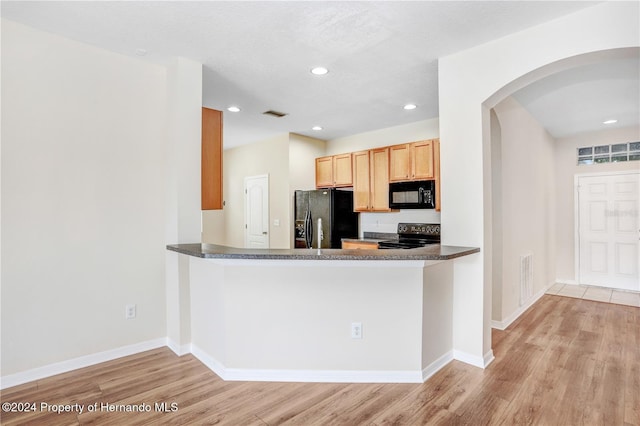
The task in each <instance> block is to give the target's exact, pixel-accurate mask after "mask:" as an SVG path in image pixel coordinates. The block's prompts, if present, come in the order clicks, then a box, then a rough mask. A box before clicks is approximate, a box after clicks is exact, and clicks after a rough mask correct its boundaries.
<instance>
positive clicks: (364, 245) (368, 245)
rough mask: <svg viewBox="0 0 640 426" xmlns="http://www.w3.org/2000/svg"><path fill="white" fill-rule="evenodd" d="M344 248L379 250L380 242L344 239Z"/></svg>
mask: <svg viewBox="0 0 640 426" xmlns="http://www.w3.org/2000/svg"><path fill="white" fill-rule="evenodd" d="M342 248H343V249H345V250H346V249H362V250H378V243H375V242H373V241H343V242H342Z"/></svg>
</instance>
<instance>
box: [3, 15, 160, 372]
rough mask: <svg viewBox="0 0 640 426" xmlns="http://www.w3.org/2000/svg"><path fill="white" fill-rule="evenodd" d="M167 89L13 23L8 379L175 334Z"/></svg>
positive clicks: (102, 55) (141, 72) (146, 73)
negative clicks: (169, 266) (169, 288)
mask: <svg viewBox="0 0 640 426" xmlns="http://www.w3.org/2000/svg"><path fill="white" fill-rule="evenodd" d="M166 86H167V78H166V70H165V68H163V67H160V66H156V65H151V64H148V63H145V62H143V61H140V60H138V59H135V58H129V57H125V56H122V55H118V54H114V53H110V52H107V51H104V50H100V49H97V48H94V47H91V46H88V45H84V44H81V43H76V42H73V41H70V40H67V39H64V38H61V37H58V36H54V35H51V34H47V33H44V32H41V31H37V30H33V29H30V28H28V27H25V26H23V25H20V24H16V23H13V22H10V21H7V20H4V19H3V20H2V124H3V126H2V198H3V200H2V201H3V202H2V248H3V250H2V374H3V376H5V375H11V374H14V373H18V372H21V371H25V370H28V369H34V368H36V367H41V366H45V365H48V364H51V363H55V362H59V361H64V360H69V359H72V358H76V357H80V356H84V355H88V354H93V353H96V352H100V351H107V350H111V349H114V348H118V347H122V346H126V345H132V344H137V343H140V342H144V341H148V340H151V339H157V338H164V337H165V336H166V324H165V283H164V262H165V247H164V246H165V240H164V238H165V230H166V228H165V206H166V205H165V176H166V174H165V171H166V170H165V159H166V156H165V148H164V146H165V141H166V134H167V127H166V125H165V122H166V116H167V109H166V108H167V99H166V94H167V87H166ZM131 303H135V304H137V318H136V319H134V320H126V319H125V305H126V304H131Z"/></svg>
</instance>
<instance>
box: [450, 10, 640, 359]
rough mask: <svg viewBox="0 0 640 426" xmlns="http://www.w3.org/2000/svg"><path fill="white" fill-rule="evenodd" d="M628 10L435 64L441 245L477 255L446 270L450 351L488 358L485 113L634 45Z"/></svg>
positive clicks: (544, 28) (535, 30) (531, 32)
mask: <svg viewBox="0 0 640 426" xmlns="http://www.w3.org/2000/svg"><path fill="white" fill-rule="evenodd" d="M639 15H640V13H639V10H638V4H637V3H634V2H605V3H602V4H597V5H595V6H592V7H589V8H586V9H583V10H581V11H579V12H576V13H574V14H571V15H567V16H566V17H563V18H559V19H556V20H553V21H550V22H547V23H545V24H541V25H538V26H535V27H532V28H530V29H527V30H524V31H521V32H518V33H515V34H513V35H510V36H508V37H504V38H501V39H499V40H495V41H493V42H490V43H486V44H484V45H481V46H477V47H475V48H472V49H469V50H466V51H463V52H459V53H456V54H453V55H450V56H447V57H443V58H440V59H439V61H438V78H439V109H440V142H441V153H440V154H441V157H440V158H441V165H442V211H443V215H442V228H443V236H442V238H443V242H444V243H445V244H452V245H461V246H475V247H480V248H481V253H480V254H478V255H474V256H467V257H466V258H464V260H463V261H460V262H457V263H456V266H455V270H454V318H455V319H454V349H455V350H456V353H458V354H464V355H468V356H469V357H471V358H473V359H475V360H484V362H485V363H486V360H487V359H490V358H491V356H492V355H491V291H492V286H491V280H492V274H491V268H492V261H491V258H490V256H489V255H490V253H491V252H492V247H491V245H492V241H491V238H492V230H491V222H492V219H491V214H492V212H491V168H490V166H491V152H490V151H491V150H490V146H491V143H490V137H491V135H490V131H489V130H488V129H489V128H490V109H491V108H493V107H494V106H495V105H496V104H497V103H498V102H499V101H501V100H503V99H505V98H506V97H507V96H509V95H510V94H511V93H513V92H514V91H515V90H517V89H519V88H521V87H524V86H526V85H527V84H530V83H531V82H533V81H536V80H537V79H540V78H542V77H544V76H546V75H549V74H552V73H554V72H557V71H560V70H562V69H567V68H569V67H571V66H573V65H575V64H577V63H578V62H579V61H581V60H582V57H581V55H584V54H593V55H597V52H600V51H607V50H610V49H618V48H633V47H637V46H638V45H640V40H639V35H638V25H639V22H638V21H639V18H638V16H639Z"/></svg>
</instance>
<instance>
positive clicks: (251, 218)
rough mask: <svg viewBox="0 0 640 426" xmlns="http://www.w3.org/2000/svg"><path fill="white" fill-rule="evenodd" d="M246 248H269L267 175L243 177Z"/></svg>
mask: <svg viewBox="0 0 640 426" xmlns="http://www.w3.org/2000/svg"><path fill="white" fill-rule="evenodd" d="M244 194H245V202H244V205H245V230H244V240H245V247H247V248H269V175H261V176H251V177H246V178H244Z"/></svg>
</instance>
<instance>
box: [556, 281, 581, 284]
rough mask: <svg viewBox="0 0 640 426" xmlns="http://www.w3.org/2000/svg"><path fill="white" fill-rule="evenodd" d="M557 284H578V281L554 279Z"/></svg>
mask: <svg viewBox="0 0 640 426" xmlns="http://www.w3.org/2000/svg"><path fill="white" fill-rule="evenodd" d="M556 283H558V284H569V285H578V281H576V280H556Z"/></svg>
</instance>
